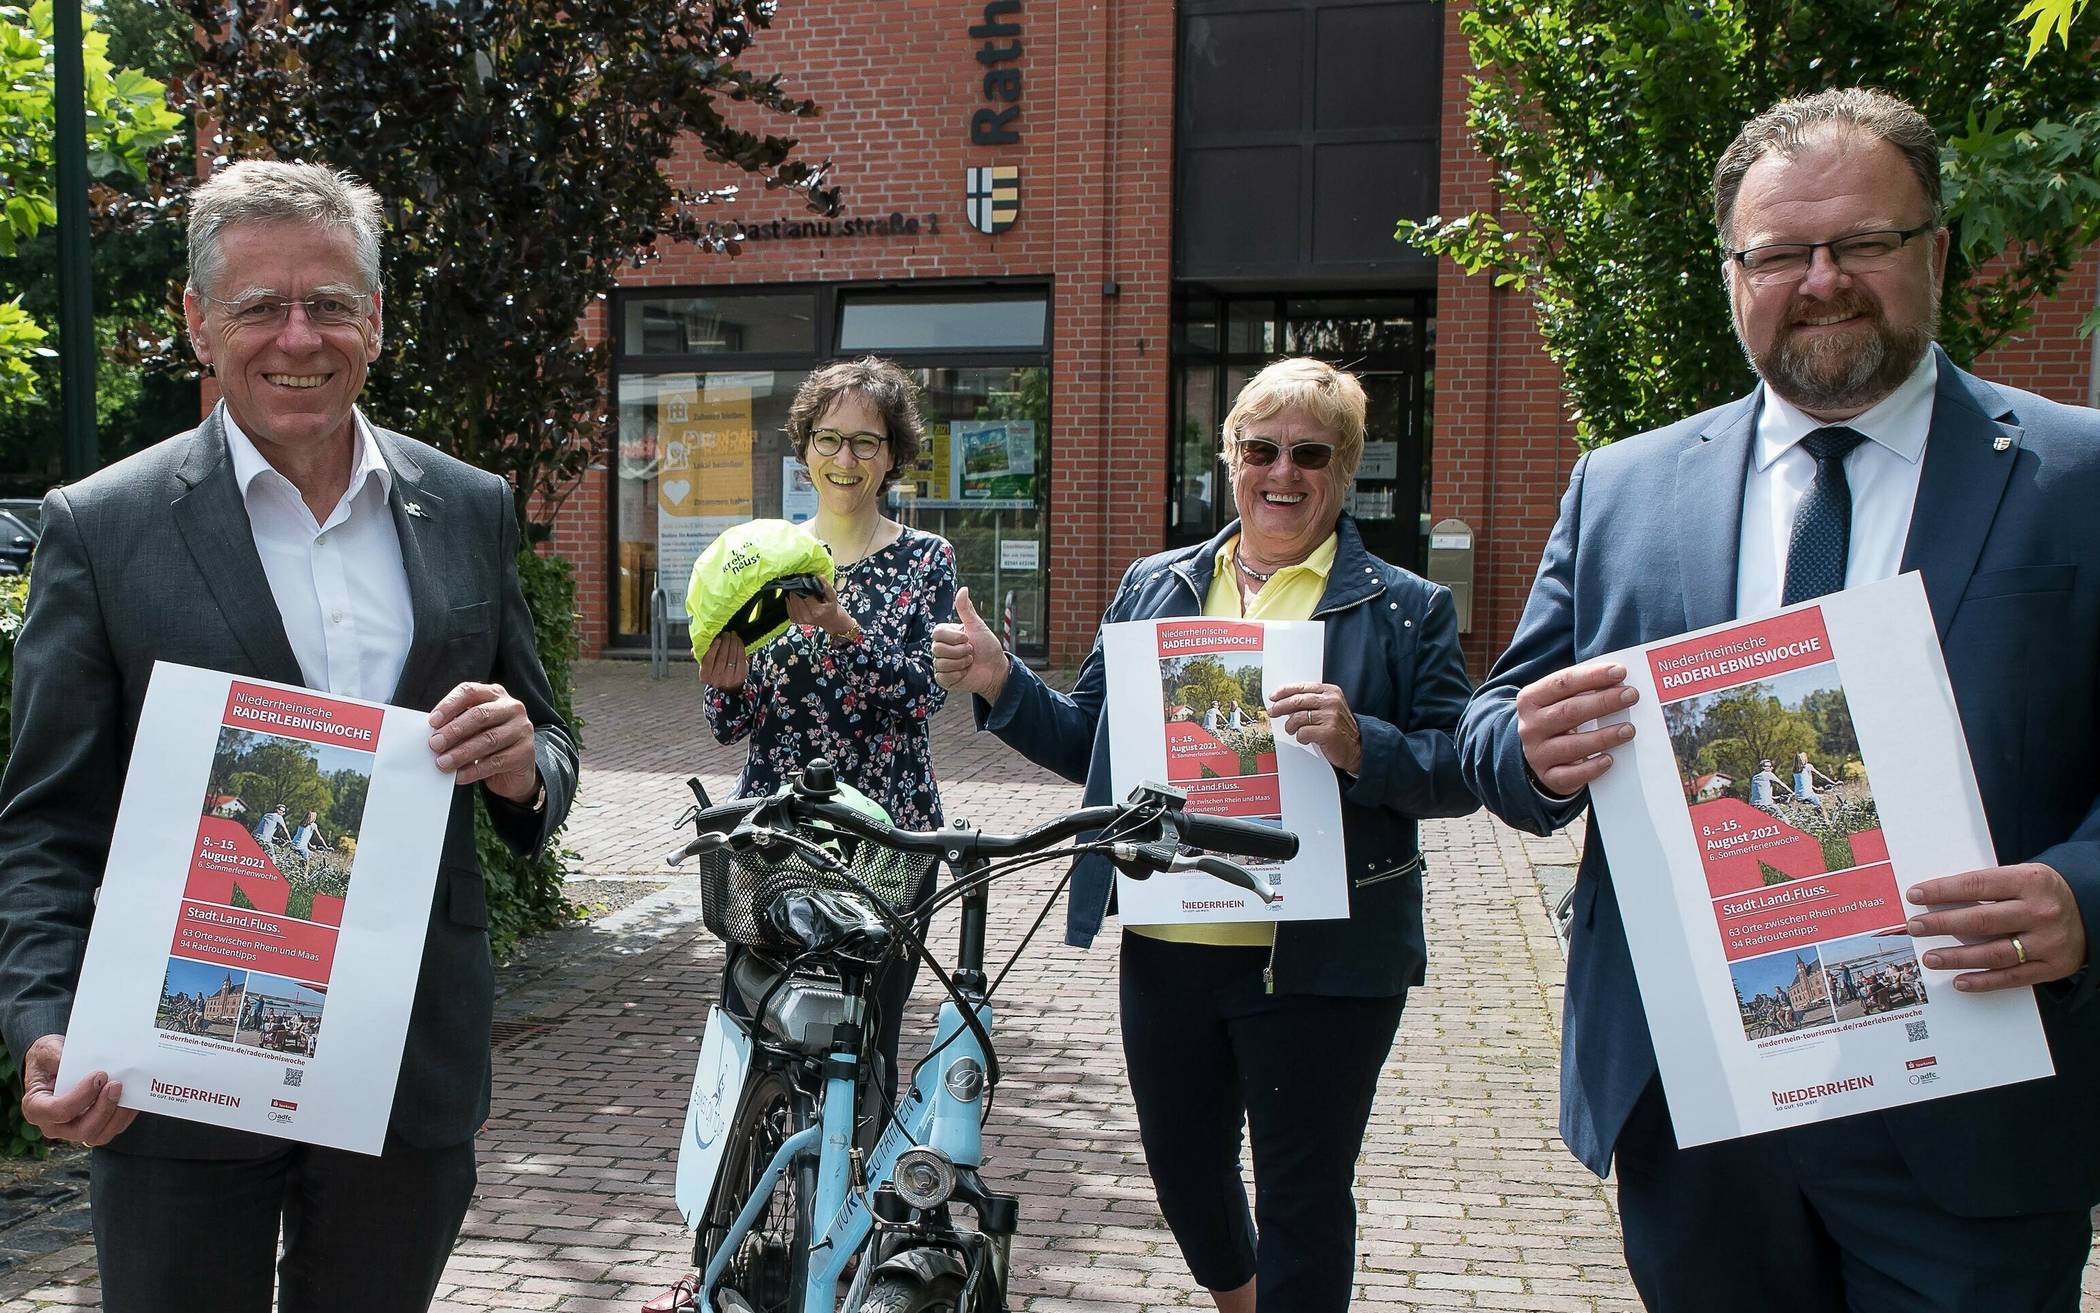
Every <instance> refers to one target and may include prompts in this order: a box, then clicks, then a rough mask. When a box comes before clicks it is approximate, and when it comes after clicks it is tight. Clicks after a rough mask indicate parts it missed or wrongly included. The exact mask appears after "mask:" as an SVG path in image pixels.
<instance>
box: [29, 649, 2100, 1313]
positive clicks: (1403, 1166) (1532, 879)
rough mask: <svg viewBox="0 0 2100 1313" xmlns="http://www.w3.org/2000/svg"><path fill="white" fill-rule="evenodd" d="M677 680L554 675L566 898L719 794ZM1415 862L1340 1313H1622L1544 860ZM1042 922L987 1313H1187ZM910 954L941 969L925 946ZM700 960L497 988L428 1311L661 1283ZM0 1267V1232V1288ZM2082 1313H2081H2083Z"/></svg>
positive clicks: (88, 1265)
mask: <svg viewBox="0 0 2100 1313" xmlns="http://www.w3.org/2000/svg"><path fill="white" fill-rule="evenodd" d="M682 673H683V675H684V676H685V677H684V678H678V679H674V680H671V681H665V682H660V683H659V682H653V681H651V680H650V679H649V678H648V676H647V671H646V667H644V666H641V665H638V664H627V663H610V662H598V663H590V664H587V665H586V666H584V667H583V671H582V676H581V679H580V680H579V697H578V710H579V711H580V712H581V714H582V715H583V716H584V717H585V718H586V720H587V725H586V728H585V732H584V741H585V749H586V750H585V759H584V761H585V785H584V788H583V792H582V796H581V797H580V799H579V800H578V804H577V807H576V810H575V813H574V815H573V818H572V822H571V826H570V830H569V835H568V840H567V842H568V844H569V846H570V847H572V848H573V849H574V850H575V854H576V856H575V860H574V862H573V863H572V867H573V869H574V871H575V873H576V875H577V877H578V878H579V879H588V880H591V881H593V882H595V883H594V886H593V887H602V886H603V885H604V884H605V883H607V882H617V881H620V880H633V881H638V882H643V881H646V882H649V883H651V884H652V885H653V884H654V883H655V882H658V881H662V880H665V879H666V878H667V877H673V876H675V873H671V872H667V871H665V870H664V868H663V867H662V865H661V858H662V855H663V853H664V852H666V851H667V850H669V849H670V848H671V847H672V846H674V844H675V843H676V842H677V841H678V835H677V834H676V833H675V831H674V830H673V828H672V823H673V822H674V821H675V819H676V817H677V815H678V813H679V811H680V810H681V809H682V808H683V806H684V805H685V803H686V802H687V801H688V800H689V798H690V794H689V793H688V792H687V790H686V786H685V784H684V780H685V779H686V777H687V776H689V775H694V774H697V775H699V776H700V777H701V778H702V780H703V782H704V783H705V784H706V786H707V787H708V789H709V790H710V791H711V792H713V793H714V794H715V795H716V796H718V797H720V796H726V795H727V794H728V793H729V791H730V790H731V788H732V787H733V783H734V777H735V771H736V767H737V765H738V764H739V762H740V761H741V753H740V752H738V751H736V750H734V749H730V750H724V749H721V748H718V747H716V746H715V745H714V744H713V742H712V740H711V738H710V737H709V736H708V735H707V732H706V728H705V723H704V720H703V719H702V717H701V715H700V713H699V710H698V698H697V696H696V695H695V694H694V693H693V691H692V688H691V685H690V682H689V677H690V668H689V667H688V668H685V669H684V670H683V672H682ZM936 760H937V761H939V762H940V763H941V764H942V769H943V775H944V796H945V797H946V798H947V799H948V807H949V814H950V817H951V818H956V817H961V818H964V819H967V820H969V821H971V822H972V823H975V824H980V825H983V826H985V827H987V828H994V829H1018V828H1022V827H1023V826H1025V825H1027V824H1030V823H1032V822H1034V821H1036V820H1039V819H1042V818H1043V817H1046V816H1049V815H1053V814H1055V813H1057V812H1060V811H1062V810H1064V809H1066V808H1068V807H1072V806H1076V805H1077V802H1078V790H1077V788H1076V786H1073V785H1070V784H1067V783H1065V782H1063V781H1061V780H1057V779H1054V778H1053V777H1050V776H1048V775H1046V774H1045V773H1043V772H1041V771H1038V770H1036V769H1035V768H1033V767H1031V766H1028V765H1027V764H1026V763H1024V762H1022V761H1021V760H1020V759H1019V758H1018V757H1016V756H1014V755H1012V754H1011V753H1009V752H1008V751H1007V750H1006V749H1005V748H1004V747H1003V746H1002V745H1000V744H998V743H997V742H996V741H995V740H993V739H992V738H990V736H982V735H976V734H973V733H971V729H970V725H969V723H968V715H967V711H966V710H965V709H964V708H962V707H961V706H956V707H951V708H949V709H948V710H946V711H944V712H942V713H941V715H940V717H939V718H938V720H937V728H936ZM1426 841H1427V842H1426V847H1427V852H1428V860H1429V875H1428V918H1429V940H1430V944H1431V957H1432V962H1431V966H1430V976H1431V984H1430V985H1429V986H1427V987H1424V988H1422V989H1419V990H1417V991H1415V993H1414V994H1413V996H1412V997H1411V998H1410V1000H1409V1002H1408V1007H1407V1013H1406V1016H1405V1018H1404V1020H1403V1022H1402V1024H1401V1030H1400V1039H1399V1042H1398V1044H1397V1045H1396V1047H1395V1050H1394V1054H1393V1058H1392V1060H1391V1061H1390V1062H1389V1064H1388V1065H1387V1067H1386V1070H1385V1072H1384V1074H1383V1076H1382V1078H1381V1082H1380V1094H1379V1100H1378V1104H1377V1110H1376V1113H1375V1114H1374V1117H1373V1121H1372V1127H1371V1131H1370V1134H1369V1138H1368V1142H1367V1143H1366V1145H1365V1150H1364V1155H1363V1159H1362V1164H1361V1169H1360V1175H1359V1182H1358V1198H1359V1202H1360V1205H1361V1214H1362V1231H1361V1240H1360V1246H1359V1249H1360V1260H1359V1272H1358V1285H1357V1298H1356V1302H1355V1307H1356V1308H1358V1309H1361V1310H1367V1311H1370V1313H1386V1311H1388V1310H1401V1309H1509V1310H1519V1309H1521V1310H1564V1311H1567V1313H1575V1311H1578V1310H1580V1311H1584V1313H1616V1311H1628V1310H1634V1309H1637V1308H1638V1307H1639V1306H1638V1303H1637V1302H1636V1301H1635V1299H1634V1297H1633V1291H1632V1286H1631V1284H1630V1283H1629V1282H1628V1280H1627V1278H1626V1273H1625V1269H1624V1265H1623V1262H1622V1260H1621V1258H1620V1254H1619V1247H1618V1239H1617V1234H1618V1232H1617V1218H1616V1215H1615V1212H1614V1209H1613V1207H1612V1204H1611V1199H1610V1194H1609V1191H1608V1190H1607V1188H1606V1187H1604V1186H1603V1185H1601V1184H1600V1183H1599V1182H1597V1181H1596V1180H1595V1179H1593V1178H1592V1177H1591V1176H1590V1175H1589V1174H1588V1173H1587V1172H1586V1171H1584V1170H1583V1169H1582V1168H1581V1167H1580V1166H1578V1165H1577V1164H1576V1163H1575V1162H1574V1161H1573V1160H1572V1159H1571V1158H1570V1157H1569V1156H1568V1155H1567V1152H1566V1150H1565V1149H1564V1148H1563V1147H1562V1146H1561V1144H1560V1142H1559V1140H1558V1139H1557V1138H1556V1137H1555V1135H1554V1132H1553V1117H1554V1106H1555V1086H1556V1080H1557V1057H1558V1036H1559V1022H1558V1010H1559V993H1560V983H1559V982H1560V979H1561V976H1562V970H1563V966H1564V959H1563V957H1562V955H1561V948H1560V945H1559V942H1558V941H1557V940H1556V939H1555V937H1554V934H1553V931H1552V928H1551V925H1550V923H1549V920H1548V917H1547V913H1546V908H1545V904H1544V902H1543V901H1542V899H1541V897H1540V892H1539V877H1538V875H1536V874H1535V868H1551V867H1568V866H1572V865H1573V863H1574V848H1573V846H1572V844H1571V843H1570V842H1569V840H1568V839H1567V838H1566V837H1565V836H1559V837H1555V838H1552V839H1547V840H1535V839H1530V838H1528V837H1526V836H1520V835H1518V834H1516V833H1515V832H1513V831H1511V830H1509V829H1507V828H1505V827H1503V826H1501V825H1499V824H1496V823H1494V822H1492V821H1490V820H1488V819H1486V818H1485V817H1483V816H1478V815H1476V816H1474V817H1471V818H1468V819H1465V820H1461V821H1452V822H1438V823H1435V824H1432V825H1430V826H1428V827H1427V828H1426ZM1055 878H1056V877H1055V874H1054V873H1037V874H1033V875H1029V876H1023V877H1016V878H1015V879H1013V880H1011V881H1008V882H1006V883H1004V884H1002V885H1001V886H1000V887H999V889H998V893H997V897H996V899H995V903H994V909H993V926H992V931H991V937H990V938H991V950H992V956H993V960H994V961H1000V960H1003V959H1004V957H1005V955H1006V953H1008V952H1011V951H1012V949H1013V947H1014V946H1015V945H1016V944H1018V943H1019V941H1020V938H1021V936H1022V935H1023V934H1024V933H1025V932H1026V930H1027V928H1028V926H1029V924H1030V923H1031V922H1032V921H1033V920H1034V917H1035V915H1036V912H1037V910H1038V908H1039V906H1040V904H1041V903H1042V901H1043V899H1044V898H1045V897H1046V896H1047V895H1048V894H1049V892H1050V890H1051V888H1052V886H1053V885H1054V883H1055ZM1059 924H1060V922H1059V918H1058V916H1057V915H1056V914H1053V915H1052V917H1051V920H1050V922H1049V923H1048V924H1046V925H1045V927H1044V929H1043V932H1042V933H1041V934H1039V935H1038V936H1037V937H1036V939H1035V941H1034V943H1033V945H1032V946H1031V948H1030V949H1029V951H1028V953H1027V955H1026V956H1025V957H1024V958H1023V959H1022V961H1021V962H1020V964H1019V965H1018V966H1016V968H1015V969H1014V972H1013V974H1012V977H1011V978H1010V979H1009V980H1008V981H1007V983H1006V985H1005V987H1004V989H1003V990H1002V991H1001V994H1000V997H999V1003H998V1036H999V1039H1000V1053H1001V1058H1002V1061H1003V1063H1004V1065H1005V1068H1006V1079H1005V1081H1004V1082H1003V1083H1002V1085H1001V1087H1000V1090H999V1097H998V1099H997V1102H996V1106H995V1111H994V1114H993V1117H992V1120H991V1123H990V1126H989V1128H988V1145H989V1149H988V1152H989V1161H990V1163H991V1164H992V1166H991V1167H990V1168H989V1169H988V1171H987V1175H988V1176H990V1177H993V1178H995V1180H996V1183H997V1184H998V1185H999V1186H1000V1187H1001V1188H1004V1189H1007V1190H1009V1191H1011V1192H1013V1193H1015V1194H1018V1195H1019V1196H1020V1199H1021V1216H1022V1219H1023V1222H1022V1230H1021V1237H1020V1239H1019V1240H1018V1242H1017V1243H1016V1246H1015V1250H1014V1259H1013V1269H1014V1280H1013V1293H1014V1295H1015V1301H1016V1305H1017V1307H1018V1308H1021V1309H1025V1310H1028V1313H1081V1311H1091V1313H1112V1311H1114V1310H1136V1309H1163V1308H1183V1307H1194V1308H1208V1307H1209V1301H1208V1300H1207V1299H1206V1298H1205V1297H1203V1296H1202V1295H1201V1293H1200V1292H1198V1291H1196V1290H1195V1289H1194V1288H1193V1287H1192V1285H1191V1283H1190V1282H1189V1280H1188V1278H1187V1275H1186V1272H1185V1271H1184V1269H1183V1268H1182V1266H1181V1263H1180V1260H1179V1257H1178V1255H1177V1254H1176V1252H1175V1249H1174V1246H1173V1242H1172V1239H1171V1237H1170V1236H1169V1235H1168V1234H1167V1232H1166V1229H1165V1227H1164V1225H1163V1224H1162V1223H1161V1221H1160V1219H1159V1215H1158V1211H1157V1209H1156V1207H1155V1205H1154V1203H1153V1200H1152V1194H1151V1189H1150V1186H1149V1183H1148V1182H1147V1180H1146V1177H1145V1173H1144V1165H1143V1162H1142V1160H1141V1158H1140V1156H1139V1153H1138V1150H1137V1145H1136V1126H1135V1122H1134V1119H1133V1117H1132V1114H1131V1112H1130V1108H1129V1099H1128V1091H1127V1087H1126V1086H1125V1083H1124V1080H1123V1076H1122V1070H1121V1065H1122V1064H1121V1061H1120V1044H1119V1040H1118V1038H1117V1032H1116V1017H1115V990H1114V981H1113V975H1112V971H1113V963H1114V962H1115V943H1114V938H1115V937H1114V933H1113V931H1111V932H1110V933H1108V934H1105V935H1104V936H1103V937H1102V940H1101V942H1099V943H1097V945H1096V946H1095V948H1094V949H1093V950H1091V951H1090V952H1079V951H1077V950H1073V949H1069V948H1066V947H1064V946H1063V944H1062V943H1061V942H1059V938H1060V937H1059V935H1058V933H1057V931H1058V928H1059ZM938 942H941V943H942V944H943V945H944V946H945V948H946V949H947V950H948V951H952V939H940V940H939V941H938ZM721 962H722V951H721V947H720V945H719V944H717V943H716V942H715V941H714V940H713V939H711V938H710V937H709V936H708V935H707V934H706V933H705V931H704V930H703V929H702V928H701V926H700V923H699V904H698V898H697V896H696V893H695V891H694V890H693V888H692V887H691V885H690V883H688V882H684V881H679V880H676V879H675V878H673V879H672V882H671V883H668V884H665V885H663V886H662V887H661V888H655V889H653V891H652V892H649V893H648V894H646V896H643V897H641V898H640V899H639V900H637V901H633V902H631V903H629V904H627V905H626V906H623V907H621V908H620V910H618V911H616V912H614V913H612V914H611V915H609V916H607V917H605V918H603V919H602V920H600V921H598V922H596V923H594V924H591V925H589V926H585V927H579V928H576V929H571V930H566V931H562V932H560V933H558V934H555V935H550V936H546V937H544V938H543V939H541V940H539V941H536V942H535V943H534V944H533V945H531V946H530V948H529V950H528V951H527V952H526V953H525V954H523V955H522V956H521V957H520V959H519V960H517V961H515V962H513V963H512V964H510V965H509V966H508V967H506V968H505V970H504V971H503V972H502V973H501V990H502V993H501V997H500V998H499V1000H498V1018H497V1035H496V1043H497V1053H496V1067H495V1109H494V1113H493V1115H492V1117H491V1120H490V1123H489V1125H488V1128H487V1131H486V1134H485V1135H484V1136H483V1138H482V1141H481V1189H480V1192H479V1195H478V1198H477V1200H476V1203H475V1206H474V1208H473V1211H472V1213H471V1214H470V1216H469V1219H468V1222H467V1226H466V1229H465V1233H464V1234H463V1236H462V1237H461V1240H460V1243H459V1246H458V1248H457V1250H456V1252H455V1254H454V1257H453V1260H452V1262H451V1264H450V1266H449V1267H448V1268H447V1271H446V1276H445V1284H444V1286H443V1287H442V1289H441V1291H440V1299H439V1304H438V1307H439V1308H440V1309H442V1310H557V1311H558V1313H595V1311H598V1310H605V1311H608V1313H610V1311H612V1310H621V1311H623V1313H624V1311H627V1310H632V1309H635V1308H636V1307H637V1306H638V1305H639V1303H640V1302H641V1300H643V1299H644V1298H646V1297H647V1296H648V1295H649V1294H651V1293H653V1292H654V1291H655V1290H657V1289H659V1288H660V1287H661V1286H662V1285H664V1284H665V1283H667V1282H668V1281H669V1280H670V1279H671V1278H672V1277H673V1276H675V1275H676V1274H677V1273H678V1272H679V1271H680V1270H682V1268H683V1266H684V1263H685V1261H686V1254H687V1252H688V1245H689V1241H688V1239H687V1237H686V1235H685V1232H684V1230H683V1228H682V1226H681V1225H680V1222H679V1219H678V1216H677V1213H676V1211H675V1208H674V1207H673V1204H672V1186H673V1179H674V1154H675V1149H676V1143H677V1139H678V1133H679V1126H680V1122H681V1119H682V1116H683V1111H684V1106H685V1099H686V1094H687V1087H688V1082H689V1078H690V1075H691V1071H692V1067H693V1062H694V1059H695V1056H696V1053H697V1046H698V1033H697V1032H698V1029H699V1026H700V1022H701V1020H702V1018H704V1016H705V1014H706V1010H707V1006H708V1004H709V1002H710V1001H711V1000H712V999H713V998H714V997H715V991H716V987H717V980H718V976H719V971H720V967H721ZM936 1005H937V1000H936V998H935V997H934V995H933V993H932V992H930V991H929V990H926V989H922V990H921V991H920V992H919V994H918V995H917V996H916V997H915V999H914V1003H913V1006H914V1015H915V1017H916V1018H918V1021H916V1022H915V1023H914V1024H912V1025H909V1026H908V1027H907V1032H906V1033H907V1041H906V1046H905V1053H906V1060H907V1062H908V1061H909V1060H910V1058H911V1057H912V1056H914V1055H915V1054H916V1053H918V1052H923V1050H924V1039H923V1037H919V1036H915V1034H914V1032H915V1031H917V1030H919V1029H920V1028H921V1027H922V1026H923V1025H928V1024H930V1018H931V1016H932V1011H933V1009H934V1007H935V1006H936ZM57 1188H58V1189H60V1190H61V1191H62V1190H63V1188H64V1183H63V1182H60V1183H59V1185H58V1187H57ZM69 1210H70V1212H69ZM79 1214H80V1207H79V1204H78V1203H77V1201H76V1202H73V1203H71V1204H67V1203H65V1202H63V1201H60V1202H59V1203H58V1204H57V1205H55V1206H53V1207H47V1208H45V1209H44V1211H43V1212H42V1213H41V1214H40V1215H38V1216H37V1217H35V1218H34V1219H33V1224H34V1225H36V1226H37V1227H40V1228H43V1230H44V1231H45V1232H47V1233H48V1234H46V1236H45V1238H44V1239H43V1240H42V1241H41V1242H40V1243H41V1245H42V1252H34V1250H35V1247H34V1246H32V1247H31V1248H30V1250H28V1251H24V1252H22V1253H20V1254H19V1255H16V1256H15V1262H14V1263H13V1266H11V1267H8V1266H0V1300H5V1301H6V1303H5V1304H4V1307H5V1309H7V1310H17V1309H20V1310H30V1309H48V1308H59V1307H66V1306H90V1305H93V1304H95V1303H96V1290H95V1286H94V1268H93V1254H92V1249H91V1246H90V1243H89V1242H87V1241H86V1240H85V1239H83V1238H82V1235H83V1232H82V1229H81V1227H80V1226H79V1223H78V1221H77V1219H78V1217H79ZM69 1217H70V1218H73V1219H76V1220H73V1221H68V1218H69ZM5 1224H6V1220H5V1215H4V1214H0V1226H4V1225H5ZM11 1253H13V1251H11V1250H9V1249H8V1248H7V1233H6V1232H5V1231H0V1262H4V1261H5V1260H6V1259H7V1258H8V1257H9V1255H10V1254H11ZM2094 1288H2095V1286H2094V1283H2093V1281H2092V1278H2091V1275H2090V1273H2089V1279H2088V1289H2094ZM2086 1306H2087V1308H2089V1309H2096V1310H2100V1299H2096V1298H2089V1299H2088V1301H2087V1305H2086Z"/></svg>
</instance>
